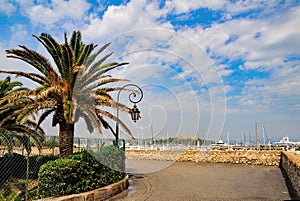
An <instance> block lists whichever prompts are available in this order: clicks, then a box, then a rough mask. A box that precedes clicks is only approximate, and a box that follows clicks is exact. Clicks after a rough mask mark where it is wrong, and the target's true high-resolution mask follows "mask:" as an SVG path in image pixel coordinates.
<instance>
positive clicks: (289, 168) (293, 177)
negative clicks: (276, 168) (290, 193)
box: [280, 151, 300, 198]
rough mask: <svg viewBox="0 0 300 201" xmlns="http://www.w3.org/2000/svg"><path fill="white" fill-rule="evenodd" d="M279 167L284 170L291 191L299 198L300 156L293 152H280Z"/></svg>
mask: <svg viewBox="0 0 300 201" xmlns="http://www.w3.org/2000/svg"><path fill="white" fill-rule="evenodd" d="M280 166H281V167H282V168H283V169H284V172H285V173H286V175H287V176H288V178H289V180H290V182H291V185H292V187H293V190H295V191H296V192H295V193H297V194H298V197H299V198H300V155H299V154H297V153H294V152H286V151H285V152H282V154H281V163H280Z"/></svg>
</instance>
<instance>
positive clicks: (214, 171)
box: [111, 161, 291, 201]
mask: <svg viewBox="0 0 300 201" xmlns="http://www.w3.org/2000/svg"><path fill="white" fill-rule="evenodd" d="M127 170H128V171H129V174H131V177H130V186H129V189H128V190H127V191H125V192H123V193H121V194H120V195H118V196H116V197H113V198H112V199H111V200H124V201H129V200H130V201H134V200H136V201H143V200H147V201H152V200H153V201H158V200H162V201H165V200H168V201H169V200H172V201H173V200H174V201H177V200H178V201H179V200H180V201H181V200H195V201H196V200H201V201H202V200H230V201H232V200H291V196H290V194H289V191H288V188H287V186H286V183H285V179H284V177H283V175H282V173H281V170H280V168H278V167H275V166H269V167H267V166H248V165H236V164H197V163H191V162H175V163H171V162H167V161H161V162H159V161H127Z"/></svg>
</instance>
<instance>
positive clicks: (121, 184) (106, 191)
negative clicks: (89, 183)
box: [39, 175, 129, 201]
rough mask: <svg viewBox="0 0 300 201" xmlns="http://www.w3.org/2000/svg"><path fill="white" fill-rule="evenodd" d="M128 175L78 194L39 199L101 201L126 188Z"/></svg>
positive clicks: (45, 200) (44, 200)
mask: <svg viewBox="0 0 300 201" xmlns="http://www.w3.org/2000/svg"><path fill="white" fill-rule="evenodd" d="M128 178H129V176H128V175H126V176H125V177H124V178H123V179H122V180H121V181H118V182H116V183H113V184H110V185H108V186H105V187H102V188H98V189H95V190H92V191H88V192H84V193H78V194H72V195H66V196H62V197H55V198H54V197H53V198H44V199H39V201H75V200H76V201H87V200H97V201H102V200H106V199H108V198H111V197H113V196H115V195H117V194H119V193H121V192H122V191H124V190H126V189H127V188H128V185H129V182H128Z"/></svg>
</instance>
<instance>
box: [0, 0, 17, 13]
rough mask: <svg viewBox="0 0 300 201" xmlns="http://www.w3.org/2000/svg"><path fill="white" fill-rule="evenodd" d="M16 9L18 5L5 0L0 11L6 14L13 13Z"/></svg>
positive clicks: (0, 4) (0, 5) (0, 6)
mask: <svg viewBox="0 0 300 201" xmlns="http://www.w3.org/2000/svg"><path fill="white" fill-rule="evenodd" d="M14 11H16V7H15V5H14V4H13V3H11V2H10V1H9V0H3V1H2V2H1V3H0V12H1V13H4V14H5V15H11V14H12V13H13V12H14Z"/></svg>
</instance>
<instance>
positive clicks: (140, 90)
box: [114, 84, 144, 146]
mask: <svg viewBox="0 0 300 201" xmlns="http://www.w3.org/2000/svg"><path fill="white" fill-rule="evenodd" d="M127 87H135V88H137V89H138V90H139V95H140V98H139V99H137V100H134V99H133V98H135V97H136V95H137V93H136V92H135V91H132V92H131V93H130V94H129V97H128V98H129V101H130V102H131V103H134V104H136V103H139V102H140V101H141V100H142V99H143V96H144V94H143V91H142V89H141V88H140V87H139V86H137V85H136V84H126V85H124V86H123V87H122V88H120V89H119V91H118V94H117V104H116V109H117V121H116V136H115V137H116V139H115V142H114V145H115V146H118V144H119V121H120V120H119V104H120V93H121V91H122V90H123V89H125V88H127Z"/></svg>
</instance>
